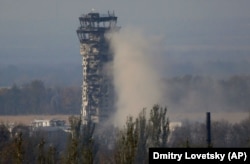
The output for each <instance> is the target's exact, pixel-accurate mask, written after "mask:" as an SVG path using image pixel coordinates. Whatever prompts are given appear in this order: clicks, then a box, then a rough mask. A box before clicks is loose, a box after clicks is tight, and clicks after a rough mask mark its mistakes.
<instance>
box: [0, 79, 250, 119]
mask: <svg viewBox="0 0 250 164" xmlns="http://www.w3.org/2000/svg"><path fill="white" fill-rule="evenodd" d="M156 85H158V86H159V87H161V91H162V92H163V93H164V95H163V98H162V99H163V100H164V103H165V104H167V105H168V106H170V107H171V110H172V111H176V112H182V111H189V112H191V111H199V112H202V111H210V112H215V111H236V110H237V112H248V111H249V110H250V101H249V97H250V76H233V77H230V78H227V79H223V80H218V79H213V78H210V77H202V76H191V75H187V76H182V77H174V78H168V79H163V80H161V82H160V84H156ZM81 90H82V89H81V87H80V86H63V87H48V86H45V85H44V83H43V81H40V80H35V81H31V82H30V83H27V84H24V85H20V86H17V85H13V86H12V87H11V88H0V114H1V115H18V114H79V113H80V109H81V97H82V96H81Z"/></svg>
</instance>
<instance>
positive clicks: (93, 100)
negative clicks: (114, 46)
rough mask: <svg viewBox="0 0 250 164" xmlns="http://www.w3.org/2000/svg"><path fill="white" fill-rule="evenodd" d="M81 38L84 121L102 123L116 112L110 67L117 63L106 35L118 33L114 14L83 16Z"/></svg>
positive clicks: (93, 13) (94, 13)
mask: <svg viewBox="0 0 250 164" xmlns="http://www.w3.org/2000/svg"><path fill="white" fill-rule="evenodd" d="M79 21H80V27H79V28H78V29H77V31H76V32H77V35H78V38H79V41H80V54H81V55H82V59H83V60H82V67H83V84H82V109H81V115H82V121H83V122H86V121H88V120H92V121H94V122H101V121H103V120H105V118H107V117H108V116H109V115H110V114H111V112H112V111H113V102H114V90H113V85H112V77H111V73H110V70H108V68H107V64H108V63H109V62H111V61H112V60H113V56H112V53H111V51H110V49H109V42H108V40H107V38H106V37H105V34H106V33H107V32H109V31H113V30H118V29H119V27H117V26H116V23H117V17H116V16H115V14H114V13H109V12H108V14H106V15H101V14H99V13H96V12H91V13H88V14H83V15H81V16H80V17H79Z"/></svg>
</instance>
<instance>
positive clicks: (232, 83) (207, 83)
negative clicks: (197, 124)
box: [161, 75, 250, 112]
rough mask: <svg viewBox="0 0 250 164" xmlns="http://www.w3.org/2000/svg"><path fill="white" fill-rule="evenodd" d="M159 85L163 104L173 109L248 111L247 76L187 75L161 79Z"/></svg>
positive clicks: (249, 105) (249, 78) (249, 102)
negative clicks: (219, 77) (163, 100)
mask: <svg viewBox="0 0 250 164" xmlns="http://www.w3.org/2000/svg"><path fill="white" fill-rule="evenodd" d="M161 87H162V88H163V89H162V90H164V99H165V101H166V104H167V105H168V106H171V110H174V111H199V112H201V111H211V112H212V111H214V112H215V111H237V112H248V111H250V101H249V97H250V76H243V75H242V76H232V77H229V78H227V79H214V78H211V77H202V76H191V75H186V76H182V77H175V78H169V79H165V80H162V82H161Z"/></svg>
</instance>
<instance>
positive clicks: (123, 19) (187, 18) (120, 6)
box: [0, 0, 250, 64]
mask: <svg viewBox="0 0 250 164" xmlns="http://www.w3.org/2000/svg"><path fill="white" fill-rule="evenodd" d="M249 6H250V1H249V0H156V1H152V0H127V1H124V0H71V1H69V0H0V64H4V63H5V64H6V63H17V64H22V63H26V62H28V63H39V62H41V63H43V62H50V63H61V62H74V63H77V62H78V61H79V60H81V57H80V54H79V42H78V38H77V35H76V32H75V31H76V29H77V27H78V26H79V21H78V17H79V16H80V15H81V14H82V13H88V12H90V11H91V9H92V8H94V9H95V10H96V11H98V12H101V13H106V12H107V11H108V10H110V11H113V10H114V11H115V13H116V15H117V16H118V24H119V25H120V26H122V27H123V28H124V27H126V26H135V27H137V28H141V29H142V30H143V31H144V33H148V34H150V35H155V36H160V37H162V38H163V39H162V40H163V43H162V45H163V47H164V49H165V50H166V52H169V53H168V54H169V58H171V60H174V61H178V60H180V62H181V61H183V60H184V61H193V62H195V61H196V60H218V61H224V60H225V61H227V60H232V61H235V60H236V59H237V60H239V62H243V61H248V62H249V61H250V57H249V55H250V54H249V52H250V46H249V45H250V10H249ZM131 37H133V36H131ZM171 55H172V56H171ZM196 55H199V57H197V56H196ZM225 55H227V57H226V58H225ZM167 59H168V58H166V60H167ZM80 63H81V62H80V61H79V64H80Z"/></svg>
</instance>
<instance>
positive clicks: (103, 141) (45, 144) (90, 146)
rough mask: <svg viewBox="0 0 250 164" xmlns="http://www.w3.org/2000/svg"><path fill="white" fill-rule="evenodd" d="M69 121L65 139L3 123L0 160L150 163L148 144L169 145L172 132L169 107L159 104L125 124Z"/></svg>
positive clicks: (18, 162) (7, 161)
mask: <svg viewBox="0 0 250 164" xmlns="http://www.w3.org/2000/svg"><path fill="white" fill-rule="evenodd" d="M69 122H70V125H71V133H68V134H67V139H66V140H61V143H58V142H51V134H50V135H49V137H47V138H45V137H44V136H45V133H42V132H39V131H38V132H36V133H34V132H33V134H32V135H29V133H30V132H29V131H28V129H27V128H26V127H24V126H20V127H19V128H16V130H14V131H13V132H12V133H10V132H9V131H8V128H7V127H6V126H5V125H0V157H1V158H0V163H17V164H22V163H40V164H43V163H46V164H54V163H62V164H63V163H65V164H80V163H85V164H92V163H119V164H132V163H147V161H148V159H147V154H148V148H149V147H166V146H167V139H168V136H169V121H168V118H167V109H166V108H162V107H160V106H158V105H155V106H154V107H153V108H152V109H151V110H150V117H149V118H146V110H143V111H142V112H141V113H140V115H139V116H138V117H137V118H133V117H132V116H129V117H128V119H127V123H126V125H124V128H117V127H114V126H112V125H105V126H104V125H103V124H95V123H93V122H91V121H89V122H88V123H87V124H84V125H83V124H82V120H81V119H80V117H70V118H69ZM42 134H43V135H42ZM59 136H60V137H62V134H60V135H59ZM58 140H59V139H58ZM62 143H63V144H64V146H61V147H60V148H58V147H57V145H60V144H62ZM65 143H66V144H65Z"/></svg>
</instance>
